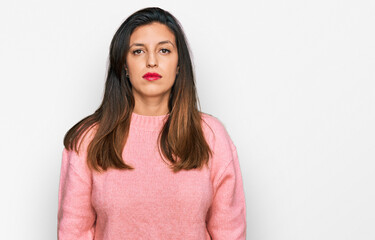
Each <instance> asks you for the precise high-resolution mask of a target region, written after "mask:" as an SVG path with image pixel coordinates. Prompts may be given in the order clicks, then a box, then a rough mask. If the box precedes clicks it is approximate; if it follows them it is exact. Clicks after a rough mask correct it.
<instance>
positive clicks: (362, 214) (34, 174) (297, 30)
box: [0, 0, 375, 240]
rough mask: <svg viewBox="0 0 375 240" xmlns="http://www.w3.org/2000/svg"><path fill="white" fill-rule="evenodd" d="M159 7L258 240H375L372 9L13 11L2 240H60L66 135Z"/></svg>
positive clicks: (2, 93)
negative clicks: (233, 171)
mask: <svg viewBox="0 0 375 240" xmlns="http://www.w3.org/2000/svg"><path fill="white" fill-rule="evenodd" d="M149 6H159V7H161V8H164V9H165V10H167V11H170V12H171V13H172V14H173V15H175V16H176V17H177V18H178V19H179V21H180V22H181V24H182V26H183V28H184V30H185V33H186V36H187V38H188V41H189V43H190V47H191V50H192V53H193V61H194V66H195V73H196V80H197V88H198V93H199V97H200V103H201V107H202V111H203V112H207V113H210V114H212V115H214V116H216V117H217V118H219V119H220V120H221V121H222V123H223V124H224V125H225V127H226V128H227V130H228V132H229V134H230V136H231V137H232V139H233V142H234V143H235V145H236V146H237V150H238V155H239V159H240V165H241V170H242V174H243V181H244V188H245V194H246V203H247V225H248V226H247V239H256V240H313V239H314V240H332V239H340V240H344V239H355V240H357V239H360V240H374V239H375V231H374V226H375V204H374V203H375V163H374V161H375V127H374V123H375V81H374V80H375V70H374V68H375V30H374V29H375V27H374V25H375V14H374V12H375V2H374V1H372V0H367V1H365V0H356V1H354V0H352V1H349V0H315V1H305V0H285V1H278V0H258V1H173V0H168V1H167V0H166V1H158V2H155V1H143V0H137V1H111V0H107V1H93V0H82V1H77V0H76V1H72V0H65V1H48V0H34V1H26V0H21V1H1V3H0V34H1V35H0V36H1V37H0V67H1V70H0V82H1V85H0V104H1V105H0V114H1V115H0V116H1V123H0V131H1V142H0V148H1V149H0V150H1V173H0V184H1V185H0V193H1V198H0V239H7V240H8V239H20V240H21V239H22V240H24V239H35V240H50V239H56V238H57V237H56V228H57V194H58V184H59V176H60V164H61V157H62V150H63V143H62V141H63V137H64V134H65V133H66V131H67V130H68V129H69V128H70V127H72V126H73V124H75V123H76V122H78V121H79V120H81V119H82V118H83V117H85V116H87V115H89V114H91V113H93V111H94V110H96V109H97V107H98V106H99V104H100V102H101V99H102V96H103V89H104V81H105V74H106V67H107V59H108V50H109V44H110V41H111V39H112V37H113V34H114V33H115V31H116V30H117V28H118V27H119V26H120V24H121V23H122V22H123V21H124V20H125V19H126V17H128V16H129V15H130V14H132V13H133V12H135V11H136V10H139V9H141V8H144V7H149ZM228 240H231V239H228Z"/></svg>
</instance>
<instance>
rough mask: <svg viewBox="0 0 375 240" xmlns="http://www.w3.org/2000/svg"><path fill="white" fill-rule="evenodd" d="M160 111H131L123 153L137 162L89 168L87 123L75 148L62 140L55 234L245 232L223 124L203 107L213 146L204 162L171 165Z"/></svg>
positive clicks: (235, 165) (217, 238) (123, 236)
mask: <svg viewBox="0 0 375 240" xmlns="http://www.w3.org/2000/svg"><path fill="white" fill-rule="evenodd" d="M165 117H166V115H163V116H144V115H138V114H135V113H132V118H131V123H130V129H129V135H128V138H127V141H126V144H125V147H124V149H123V152H122V157H123V159H124V161H125V162H126V163H127V164H129V165H131V166H133V167H134V168H135V169H134V170H119V169H113V168H110V169H108V170H107V171H105V172H102V173H98V172H96V171H92V170H90V169H89V168H88V166H87V162H86V157H87V146H88V144H89V142H90V140H91V139H92V137H93V134H92V131H91V132H89V134H87V135H86V136H85V137H84V138H83V140H82V146H81V148H80V151H79V153H78V154H77V153H76V152H74V151H73V150H67V149H66V148H64V150H63V153H62V164H61V173H60V185H59V196H58V227H57V228H58V239H59V240H127V239H131V240H135V239H137V240H138V239H152V240H158V239H163V240H164V239H174V240H176V239H183V240H207V239H214V240H237V239H241V240H242V239H245V238H246V211H245V196H244V191H243V183H242V176H241V170H240V165H239V161H238V157H237V150H236V147H235V145H234V144H233V142H232V140H231V139H230V137H229V135H228V133H227V131H226V129H225V127H224V126H223V125H222V123H221V122H220V121H219V120H218V119H217V118H215V117H213V116H211V115H208V114H204V113H202V120H203V121H202V129H203V132H204V136H205V138H206V140H207V142H208V144H209V146H210V148H211V150H212V151H213V155H212V157H211V158H210V159H209V164H208V167H207V166H205V167H204V168H202V169H192V170H181V171H179V172H177V173H173V171H172V170H171V169H170V168H169V166H168V165H167V164H166V163H165V161H164V160H163V159H162V157H161V156H160V154H159V151H158V143H157V138H158V134H159V132H160V130H161V128H162V126H163V124H164V122H165V119H166V118H165Z"/></svg>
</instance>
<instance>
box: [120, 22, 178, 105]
mask: <svg viewBox="0 0 375 240" xmlns="http://www.w3.org/2000/svg"><path fill="white" fill-rule="evenodd" d="M129 46H130V48H129V52H128V53H127V55H126V66H125V69H127V72H128V74H129V80H130V83H131V84H132V89H133V95H134V98H135V100H136V102H137V100H139V99H140V98H141V99H142V98H143V99H145V98H160V97H161V98H163V99H168V98H169V94H170V91H171V88H172V86H173V83H174V81H175V78H176V74H177V72H178V66H177V64H178V53H177V46H176V41H175V36H174V34H173V32H172V31H171V30H169V28H168V27H167V26H166V25H164V24H161V23H157V22H154V23H151V24H148V25H143V26H140V27H137V28H136V29H135V30H134V31H133V33H132V34H131V36H130V43H129ZM147 74H149V75H150V76H149V77H147ZM153 75H156V76H159V77H153Z"/></svg>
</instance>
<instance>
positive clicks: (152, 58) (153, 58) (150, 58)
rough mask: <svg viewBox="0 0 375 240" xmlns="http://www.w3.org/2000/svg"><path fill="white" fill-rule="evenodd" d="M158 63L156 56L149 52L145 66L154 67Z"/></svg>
mask: <svg viewBox="0 0 375 240" xmlns="http://www.w3.org/2000/svg"><path fill="white" fill-rule="evenodd" d="M157 65H158V61H157V58H156V56H155V54H154V53H149V54H148V58H147V67H155V66H157Z"/></svg>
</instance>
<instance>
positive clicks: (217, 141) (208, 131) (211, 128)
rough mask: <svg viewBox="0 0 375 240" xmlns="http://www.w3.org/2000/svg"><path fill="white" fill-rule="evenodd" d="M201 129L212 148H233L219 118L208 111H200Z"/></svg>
mask: <svg viewBox="0 0 375 240" xmlns="http://www.w3.org/2000/svg"><path fill="white" fill-rule="evenodd" d="M201 118H202V130H203V132H204V134H205V135H206V138H207V140H208V141H209V144H210V145H211V147H213V148H214V149H217V150H219V148H221V150H228V151H230V150H234V149H235V145H234V143H233V141H232V139H231V137H230V136H229V133H228V131H227V129H226V127H225V125H224V124H223V122H222V121H221V120H219V119H218V118H217V117H215V116H213V115H210V114H208V113H201Z"/></svg>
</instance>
